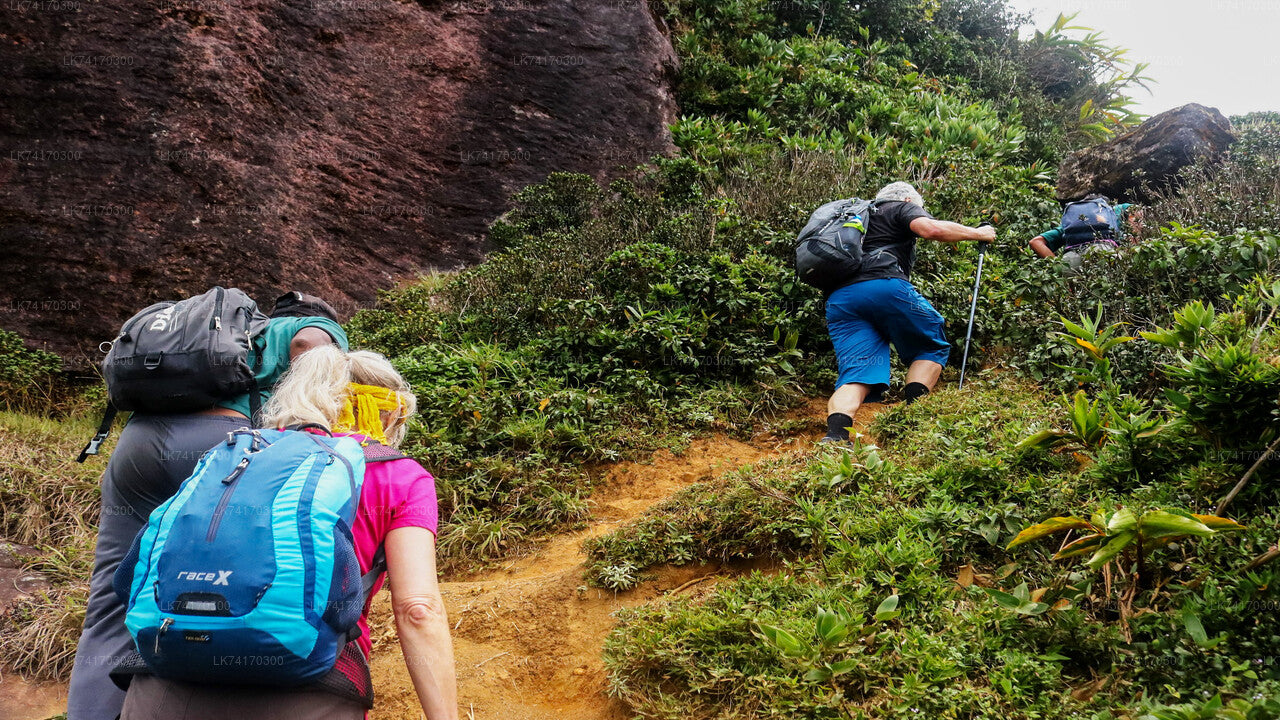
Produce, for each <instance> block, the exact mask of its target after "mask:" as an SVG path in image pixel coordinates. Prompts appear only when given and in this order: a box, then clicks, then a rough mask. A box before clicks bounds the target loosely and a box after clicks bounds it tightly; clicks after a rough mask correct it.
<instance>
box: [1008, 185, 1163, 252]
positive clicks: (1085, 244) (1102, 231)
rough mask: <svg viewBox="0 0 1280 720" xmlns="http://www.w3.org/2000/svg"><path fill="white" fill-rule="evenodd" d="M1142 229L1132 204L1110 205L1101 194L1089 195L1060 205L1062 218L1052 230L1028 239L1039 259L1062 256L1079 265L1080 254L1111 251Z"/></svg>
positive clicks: (1136, 210)
mask: <svg viewBox="0 0 1280 720" xmlns="http://www.w3.org/2000/svg"><path fill="white" fill-rule="evenodd" d="M1141 232H1142V209H1141V208H1139V207H1137V206H1135V205H1133V204H1132V203H1119V204H1116V205H1113V204H1111V201H1110V200H1108V199H1107V198H1106V196H1103V195H1088V196H1086V197H1084V198H1082V199H1081V200H1078V201H1076V202H1072V203H1067V205H1066V206H1065V207H1064V208H1063V212H1062V220H1061V221H1060V222H1059V223H1058V226H1057V227H1055V228H1053V229H1052V230H1046V231H1044V232H1043V233H1040V234H1039V235H1037V236H1035V237H1033V238H1031V241H1030V242H1029V243H1028V245H1029V246H1030V247H1031V250H1032V252H1034V253H1035V254H1036V255H1038V256H1040V257H1042V258H1051V257H1057V256H1058V253H1062V257H1063V259H1064V260H1066V261H1067V264H1069V265H1070V266H1071V267H1073V268H1077V269H1078V268H1079V267H1080V264H1081V262H1082V259H1083V256H1084V255H1086V254H1088V253H1090V252H1094V251H1096V250H1102V251H1105V250H1111V249H1114V248H1115V247H1117V246H1118V245H1119V244H1120V243H1123V242H1124V241H1125V240H1126V239H1129V238H1134V237H1137V236H1138V235H1140V234H1141Z"/></svg>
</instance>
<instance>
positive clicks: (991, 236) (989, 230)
mask: <svg viewBox="0 0 1280 720" xmlns="http://www.w3.org/2000/svg"><path fill="white" fill-rule="evenodd" d="M977 230H978V235H979V237H978V238H977V240H978V242H984V243H989V242H995V241H996V228H995V226H994V225H992V224H990V223H982V224H981V225H979V226H978V227H977Z"/></svg>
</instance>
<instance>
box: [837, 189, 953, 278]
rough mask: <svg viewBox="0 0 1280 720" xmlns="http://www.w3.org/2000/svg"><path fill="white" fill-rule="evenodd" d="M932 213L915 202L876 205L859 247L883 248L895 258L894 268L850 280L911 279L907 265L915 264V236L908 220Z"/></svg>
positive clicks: (860, 275) (871, 272) (861, 274)
mask: <svg viewBox="0 0 1280 720" xmlns="http://www.w3.org/2000/svg"><path fill="white" fill-rule="evenodd" d="M916 218H930V219H932V218H933V216H932V215H930V214H929V213H927V212H925V209H924V208H922V207H920V206H919V205H916V204H915V203H909V202H902V201H900V200H891V201H889V202H882V203H877V204H876V211H875V213H874V214H872V216H871V226H870V227H868V228H867V234H866V236H865V237H863V238H862V250H863V252H864V253H866V254H868V255H869V254H871V253H873V252H875V251H876V250H879V249H881V248H884V249H885V251H886V252H888V253H889V254H891V255H893V256H894V257H895V258H897V260H898V267H897V268H893V267H886V268H877V269H872V270H868V271H865V272H862V273H859V274H858V276H857V277H856V278H854V280H853V282H865V281H867V280H879V279H881V278H900V279H902V280H910V279H911V268H912V267H914V266H915V264H916V235H915V233H913V232H911V221H912V220H915V219H916Z"/></svg>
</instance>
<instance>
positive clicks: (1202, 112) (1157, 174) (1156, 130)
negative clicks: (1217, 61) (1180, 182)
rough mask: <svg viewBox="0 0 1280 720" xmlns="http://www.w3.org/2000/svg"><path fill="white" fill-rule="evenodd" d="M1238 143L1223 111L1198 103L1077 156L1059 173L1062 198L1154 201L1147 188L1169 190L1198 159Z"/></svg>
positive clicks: (1219, 153) (1210, 155)
mask: <svg viewBox="0 0 1280 720" xmlns="http://www.w3.org/2000/svg"><path fill="white" fill-rule="evenodd" d="M1234 141H1235V135H1234V134H1232V131H1231V123H1230V122H1229V121H1228V120H1227V119H1226V118H1225V117H1223V116H1222V114H1221V113H1219V112H1218V111H1217V110H1215V109H1213V108H1207V107H1205V106H1203V105H1197V104H1195V103H1192V104H1190V105H1184V106H1182V107H1180V108H1176V109H1174V110H1170V111H1168V112H1164V113H1161V114H1159V115H1157V116H1155V117H1153V118H1151V119H1150V120H1148V121H1146V122H1144V123H1142V124H1141V125H1139V126H1138V127H1137V128H1135V129H1134V130H1132V131H1130V132H1128V133H1125V134H1124V135H1121V136H1119V137H1117V138H1115V139H1113V140H1111V141H1109V142H1106V143H1104V144H1102V145H1098V146H1096V147H1091V148H1086V149H1084V150H1081V151H1079V152H1076V153H1073V154H1072V155H1070V156H1068V157H1067V158H1066V160H1064V161H1063V162H1062V165H1061V167H1059V168H1058V199H1059V200H1075V199H1077V198H1080V197H1083V196H1085V195H1088V194H1089V193H1095V192H1096V193H1102V194H1104V195H1107V196H1108V197H1112V198H1118V199H1122V200H1136V201H1139V202H1141V201H1144V200H1148V199H1150V198H1149V197H1147V196H1146V194H1145V193H1144V192H1143V191H1142V188H1141V185H1142V184H1143V183H1146V184H1148V185H1149V186H1151V187H1152V188H1162V187H1167V186H1168V185H1169V184H1170V183H1171V182H1173V181H1174V179H1175V177H1176V176H1177V174H1178V171H1180V170H1182V169H1183V168H1185V167H1186V166H1188V165H1190V164H1191V163H1193V162H1195V161H1196V159H1197V158H1200V157H1209V158H1216V157H1218V156H1219V155H1221V154H1222V152H1223V151H1224V150H1226V149H1227V148H1228V147H1230V145H1231V143H1232V142H1234Z"/></svg>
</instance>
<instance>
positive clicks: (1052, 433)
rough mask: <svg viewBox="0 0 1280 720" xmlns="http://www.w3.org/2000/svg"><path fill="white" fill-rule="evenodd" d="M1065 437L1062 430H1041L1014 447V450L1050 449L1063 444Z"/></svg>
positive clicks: (1065, 434)
mask: <svg viewBox="0 0 1280 720" xmlns="http://www.w3.org/2000/svg"><path fill="white" fill-rule="evenodd" d="M1066 436H1067V433H1066V432H1064V431H1062V430H1052V429H1050V430H1041V431H1040V432H1038V433H1036V434H1034V435H1032V436H1030V437H1028V438H1026V439H1025V440H1023V441H1022V442H1020V443H1018V444H1017V445H1015V446H1014V450H1017V451H1022V450H1030V449H1034V448H1046V449H1047V448H1051V447H1053V446H1054V445H1057V444H1059V443H1061V442H1063V440H1064V439H1065V438H1066Z"/></svg>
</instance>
